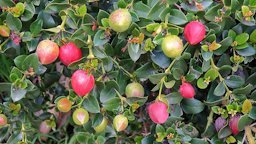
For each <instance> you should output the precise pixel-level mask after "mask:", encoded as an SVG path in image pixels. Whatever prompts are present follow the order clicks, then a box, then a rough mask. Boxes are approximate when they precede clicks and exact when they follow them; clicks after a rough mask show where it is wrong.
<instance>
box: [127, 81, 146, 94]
mask: <svg viewBox="0 0 256 144" xmlns="http://www.w3.org/2000/svg"><path fill="white" fill-rule="evenodd" d="M125 95H126V96H127V97H143V96H144V88H143V86H142V85H141V84H140V83H137V82H133V83H130V84H128V85H127V86H126V88H125Z"/></svg>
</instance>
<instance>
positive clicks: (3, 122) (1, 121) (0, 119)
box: [0, 114, 7, 128]
mask: <svg viewBox="0 0 256 144" xmlns="http://www.w3.org/2000/svg"><path fill="white" fill-rule="evenodd" d="M6 124H7V118H6V116H5V115H4V114H0V128H1V127H2V126H5V125H6Z"/></svg>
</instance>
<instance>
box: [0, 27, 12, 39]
mask: <svg viewBox="0 0 256 144" xmlns="http://www.w3.org/2000/svg"><path fill="white" fill-rule="evenodd" d="M10 32H11V31H10V29H9V28H8V27H7V26H5V25H0V35H1V36H2V37H9V36H10Z"/></svg>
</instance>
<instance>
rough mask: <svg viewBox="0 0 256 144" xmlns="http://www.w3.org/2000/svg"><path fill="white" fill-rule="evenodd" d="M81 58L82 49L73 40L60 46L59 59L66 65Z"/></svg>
mask: <svg viewBox="0 0 256 144" xmlns="http://www.w3.org/2000/svg"><path fill="white" fill-rule="evenodd" d="M81 58H82V51H81V49H80V48H78V47H77V46H76V45H75V44H74V43H73V42H69V43H67V44H65V45H63V46H62V47H60V54H59V59H60V61H61V62H62V63H63V64H64V65H66V66H68V65H69V64H71V63H73V62H75V61H77V60H79V59H81Z"/></svg>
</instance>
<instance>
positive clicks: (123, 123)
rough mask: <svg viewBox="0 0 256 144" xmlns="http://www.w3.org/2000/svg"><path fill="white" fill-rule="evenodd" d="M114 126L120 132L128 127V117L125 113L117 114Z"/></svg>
mask: <svg viewBox="0 0 256 144" xmlns="http://www.w3.org/2000/svg"><path fill="white" fill-rule="evenodd" d="M113 126H114V128H115V130H116V131H118V132H120V131H123V130H125V129H126V128H127V126H128V119H127V117H125V116H124V115H122V114H120V115H117V116H115V118H114V120H113Z"/></svg>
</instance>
